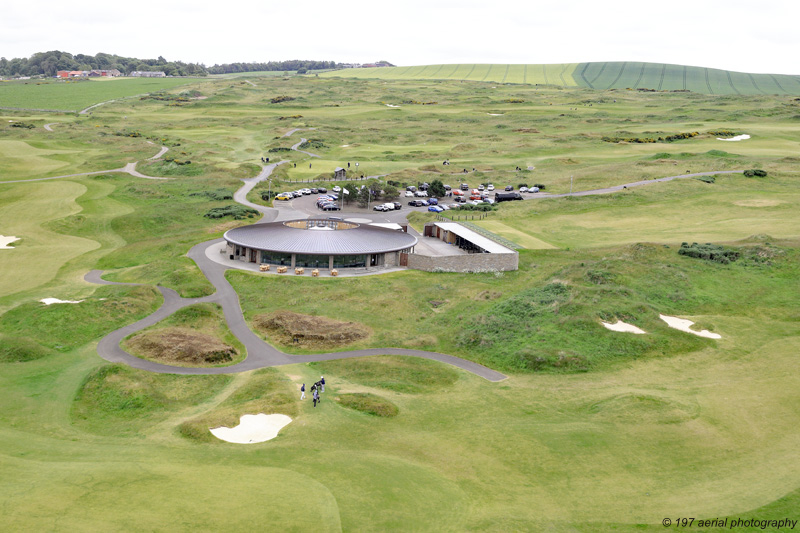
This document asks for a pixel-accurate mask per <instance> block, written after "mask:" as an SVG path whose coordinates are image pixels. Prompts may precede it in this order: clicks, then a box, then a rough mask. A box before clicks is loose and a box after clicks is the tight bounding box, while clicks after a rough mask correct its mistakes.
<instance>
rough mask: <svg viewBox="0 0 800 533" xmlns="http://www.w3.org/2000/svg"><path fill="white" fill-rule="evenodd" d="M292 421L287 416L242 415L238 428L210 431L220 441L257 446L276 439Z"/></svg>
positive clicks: (222, 428) (213, 429)
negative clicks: (259, 443)
mask: <svg viewBox="0 0 800 533" xmlns="http://www.w3.org/2000/svg"><path fill="white" fill-rule="evenodd" d="M291 421H292V419H291V418H289V417H288V416H286V415H265V414H264V413H259V414H257V415H242V417H241V418H240V419H239V425H238V426H236V427H232V428H227V427H225V426H221V427H218V428H210V429H209V431H211V434H212V435H214V436H215V437H217V438H218V439H220V440H224V441H227V442H232V443H234V444H256V443H258V442H266V441H268V440H271V439H274V438H275V437H277V436H278V432H279V431H280V430H281V429H283V428H284V427H285V426H286V425H288V424H289V422H291Z"/></svg>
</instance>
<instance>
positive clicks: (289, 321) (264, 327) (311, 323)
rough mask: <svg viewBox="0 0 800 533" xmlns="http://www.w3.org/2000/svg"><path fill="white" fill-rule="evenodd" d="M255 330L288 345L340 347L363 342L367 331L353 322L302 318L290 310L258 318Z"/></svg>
mask: <svg viewBox="0 0 800 533" xmlns="http://www.w3.org/2000/svg"><path fill="white" fill-rule="evenodd" d="M253 322H254V323H255V326H256V328H257V329H258V330H259V331H261V332H263V333H267V334H269V335H271V336H275V337H277V338H278V341H279V342H282V343H285V344H290V343H292V341H293V339H298V340H299V341H300V342H301V343H302V344H304V345H307V344H311V345H314V344H319V345H326V346H327V345H331V344H333V345H343V344H350V343H352V342H355V341H358V340H361V339H365V338H367V337H368V336H369V333H370V332H369V329H368V328H367V327H366V326H364V325H362V324H358V323H356V322H340V321H339V320H333V319H332V318H326V317H323V316H310V315H302V314H300V313H292V312H291V311H276V312H275V313H272V314H271V315H257V316H256V317H255V318H254V319H253Z"/></svg>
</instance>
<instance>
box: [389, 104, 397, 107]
mask: <svg viewBox="0 0 800 533" xmlns="http://www.w3.org/2000/svg"><path fill="white" fill-rule="evenodd" d="M386 107H400V106H399V105H392V104H386Z"/></svg>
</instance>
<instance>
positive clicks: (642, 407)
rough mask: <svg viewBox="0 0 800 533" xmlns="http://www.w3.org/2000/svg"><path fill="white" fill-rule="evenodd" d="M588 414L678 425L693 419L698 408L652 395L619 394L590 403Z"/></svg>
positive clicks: (595, 417)
mask: <svg viewBox="0 0 800 533" xmlns="http://www.w3.org/2000/svg"><path fill="white" fill-rule="evenodd" d="M589 413H590V414H591V418H592V420H595V419H597V420H604V421H613V422H622V423H645V422H646V423H656V424H680V423H683V422H687V421H689V420H692V419H694V418H697V416H698V415H699V413H700V408H699V406H697V405H684V404H681V403H678V402H676V401H674V400H672V399H669V398H661V397H658V396H653V395H647V394H621V395H617V396H614V397H611V398H608V399H605V400H601V401H599V402H596V403H594V404H592V405H591V406H590V407H589Z"/></svg>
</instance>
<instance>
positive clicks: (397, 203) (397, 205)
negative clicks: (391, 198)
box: [392, 202, 403, 209]
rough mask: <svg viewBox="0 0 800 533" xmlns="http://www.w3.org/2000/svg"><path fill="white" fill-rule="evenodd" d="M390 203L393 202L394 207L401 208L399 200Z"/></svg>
mask: <svg viewBox="0 0 800 533" xmlns="http://www.w3.org/2000/svg"><path fill="white" fill-rule="evenodd" d="M392 203H393V204H394V208H395V209H402V207H403V204H401V203H400V202H392Z"/></svg>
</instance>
